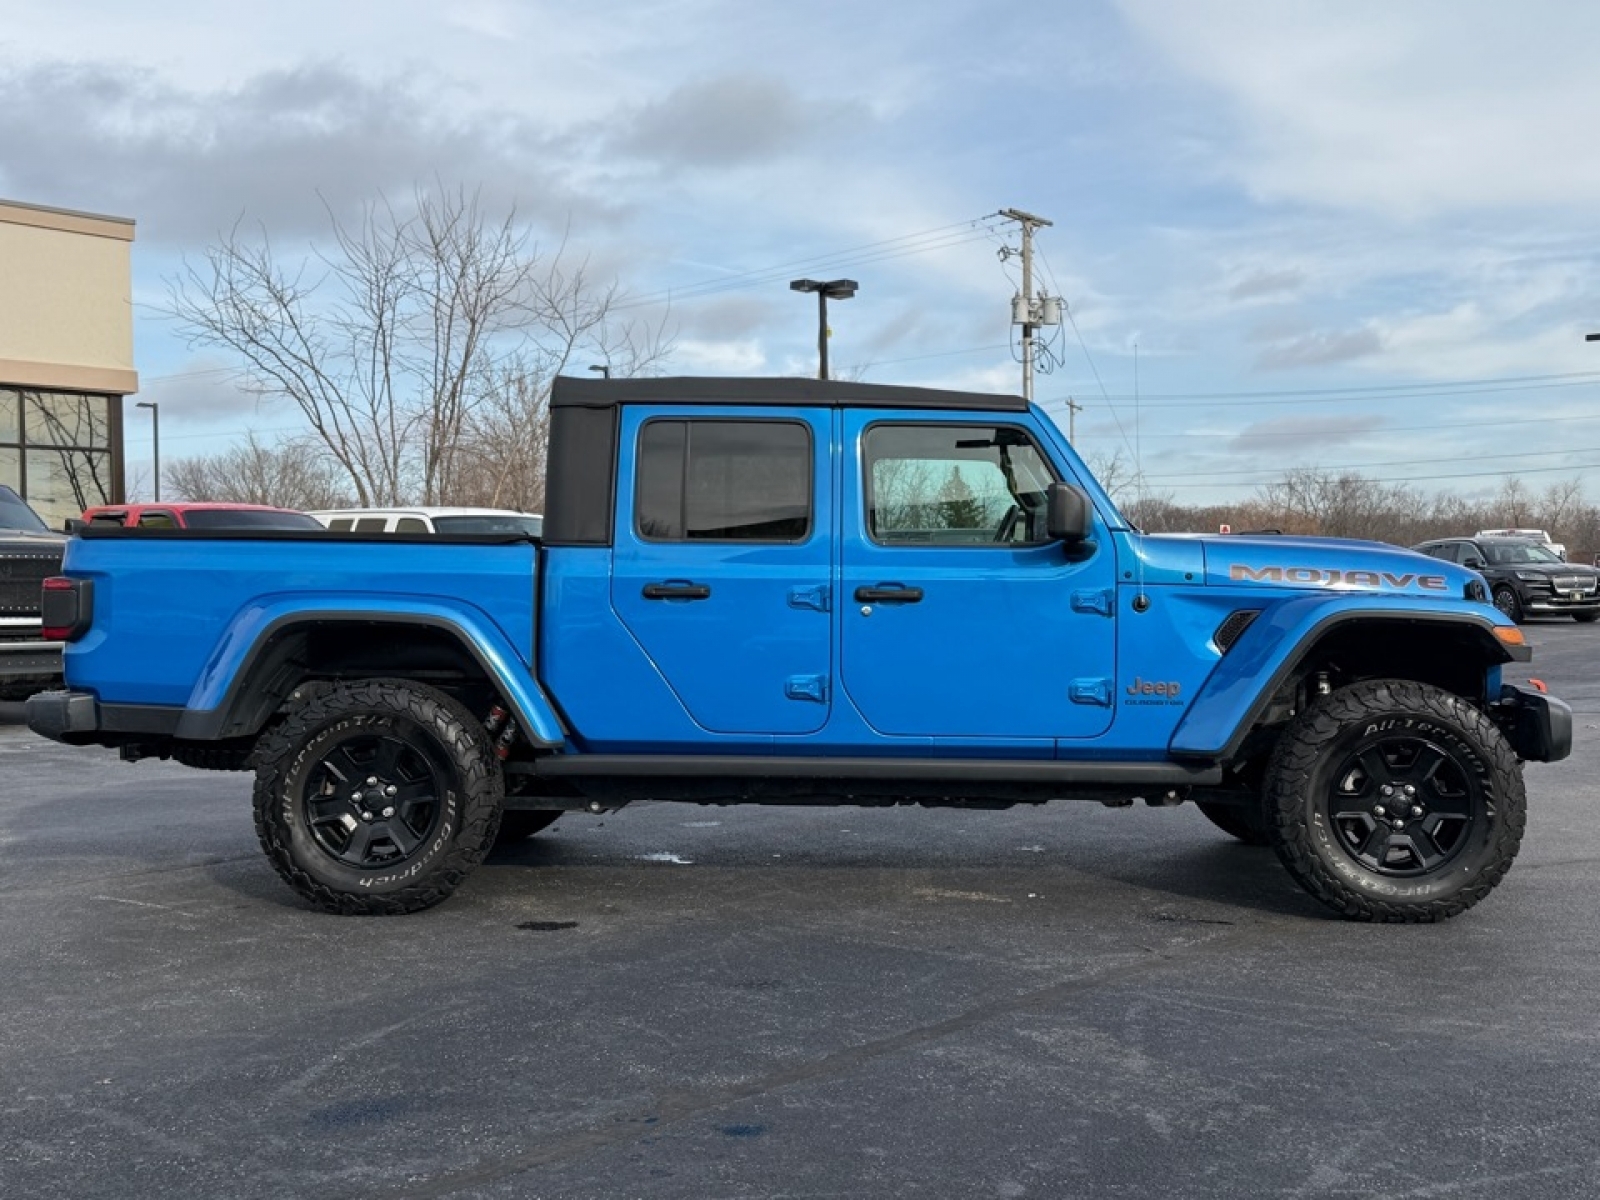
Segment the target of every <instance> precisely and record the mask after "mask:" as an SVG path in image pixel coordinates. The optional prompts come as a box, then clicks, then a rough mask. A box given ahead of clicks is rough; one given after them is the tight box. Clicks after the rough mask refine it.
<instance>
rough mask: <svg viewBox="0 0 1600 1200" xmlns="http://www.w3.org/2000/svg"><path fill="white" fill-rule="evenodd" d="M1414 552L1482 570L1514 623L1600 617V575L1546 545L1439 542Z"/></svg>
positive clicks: (1472, 540)
mask: <svg viewBox="0 0 1600 1200" xmlns="http://www.w3.org/2000/svg"><path fill="white" fill-rule="evenodd" d="M1412 549H1413V550H1420V551H1421V552H1422V553H1423V554H1429V555H1432V556H1433V557H1434V558H1442V559H1444V560H1445V561H1446V562H1453V563H1460V564H1461V565H1462V566H1464V567H1471V568H1472V569H1473V570H1475V571H1478V572H1481V573H1482V575H1483V577H1484V578H1485V579H1486V580H1488V582H1489V591H1490V593H1491V595H1492V596H1493V597H1494V606H1495V607H1496V608H1498V609H1499V610H1500V611H1501V612H1503V613H1505V615H1506V616H1508V617H1510V618H1511V619H1512V620H1513V621H1520V620H1522V618H1523V617H1525V616H1544V615H1552V614H1553V615H1559V614H1562V613H1570V614H1571V616H1572V619H1573V620H1575V621H1594V620H1597V619H1600V571H1597V570H1595V568H1593V567H1586V566H1584V565H1582V564H1581V563H1569V562H1562V561H1561V559H1560V558H1559V557H1558V556H1557V555H1556V553H1555V551H1553V550H1551V549H1550V547H1548V546H1546V545H1544V544H1543V543H1542V542H1535V541H1530V540H1529V539H1527V538H1487V537H1480V538H1440V539H1438V540H1437V541H1432V542H1423V543H1422V544H1421V545H1420V546H1413V547H1412Z"/></svg>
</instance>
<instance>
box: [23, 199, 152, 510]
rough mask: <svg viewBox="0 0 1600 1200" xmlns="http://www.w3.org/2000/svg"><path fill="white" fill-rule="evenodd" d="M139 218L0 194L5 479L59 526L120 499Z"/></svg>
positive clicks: (132, 376)
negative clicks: (49, 205)
mask: <svg viewBox="0 0 1600 1200" xmlns="http://www.w3.org/2000/svg"><path fill="white" fill-rule="evenodd" d="M132 244H133V222H132V221H130V220H126V219H124V218H121V217H106V216H96V215H94V214H92V213H81V212H70V211H67V210H65V209H59V208H44V207H40V206H38V205H32V204H20V203H17V202H15V201H8V200H0V280H3V281H4V286H0V483H3V484H8V485H10V486H11V487H13V488H15V489H16V490H17V491H18V492H20V493H21V494H22V495H23V496H24V497H25V498H26V499H27V500H28V502H29V503H30V504H31V505H32V506H33V507H34V508H35V509H36V510H37V511H38V512H39V514H40V515H41V516H43V517H44V518H45V520H46V521H48V522H49V523H50V524H51V525H52V526H54V527H56V528H57V529H59V528H60V527H61V524H62V522H63V521H64V520H65V519H66V518H68V517H75V516H77V515H78V514H79V513H81V512H82V511H83V510H84V509H85V508H87V507H88V506H89V505H91V504H101V503H105V502H107V501H120V500H122V499H123V490H124V482H123V462H122V399H123V397H124V396H126V395H128V394H130V393H132V392H135V391H137V390H138V387H139V377H138V373H137V372H136V371H135V370H134V367H133V267H132Z"/></svg>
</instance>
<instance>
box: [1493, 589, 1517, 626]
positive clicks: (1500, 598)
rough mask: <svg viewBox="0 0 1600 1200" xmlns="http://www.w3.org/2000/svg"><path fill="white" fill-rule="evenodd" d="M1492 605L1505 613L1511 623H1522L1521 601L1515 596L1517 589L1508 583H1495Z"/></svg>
mask: <svg viewBox="0 0 1600 1200" xmlns="http://www.w3.org/2000/svg"><path fill="white" fill-rule="evenodd" d="M1494 606H1495V607H1496V608H1498V609H1499V610H1500V611H1501V612H1503V613H1505V615H1506V617H1507V618H1508V619H1509V620H1510V621H1511V623H1512V624H1514V625H1520V624H1522V601H1521V600H1519V599H1518V598H1517V589H1516V588H1514V587H1512V586H1511V585H1510V584H1509V583H1499V584H1496V585H1495V589H1494Z"/></svg>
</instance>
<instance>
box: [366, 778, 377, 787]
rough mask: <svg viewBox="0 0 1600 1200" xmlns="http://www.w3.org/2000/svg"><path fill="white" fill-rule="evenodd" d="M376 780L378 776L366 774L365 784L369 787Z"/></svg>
mask: <svg viewBox="0 0 1600 1200" xmlns="http://www.w3.org/2000/svg"><path fill="white" fill-rule="evenodd" d="M377 782H378V777H377V776H376V775H368V776H367V786H368V787H371V786H372V785H373V784H375V783H377Z"/></svg>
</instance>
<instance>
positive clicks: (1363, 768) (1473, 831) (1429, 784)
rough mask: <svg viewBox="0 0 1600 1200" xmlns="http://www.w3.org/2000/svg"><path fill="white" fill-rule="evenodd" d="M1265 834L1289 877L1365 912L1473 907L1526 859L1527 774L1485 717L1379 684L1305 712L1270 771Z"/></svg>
mask: <svg viewBox="0 0 1600 1200" xmlns="http://www.w3.org/2000/svg"><path fill="white" fill-rule="evenodd" d="M1266 789H1267V792H1266V800H1267V815H1268V817H1269V818H1270V824H1269V826H1268V836H1269V837H1270V839H1271V841H1272V845H1273V848H1274V849H1275V850H1277V852H1278V857H1279V858H1280V859H1282V860H1283V864H1284V866H1286V867H1287V868H1288V869H1289V873H1290V874H1291V875H1293V876H1294V877H1295V879H1296V880H1298V881H1299V882H1300V884H1301V885H1302V886H1304V887H1305V889H1306V890H1307V891H1308V892H1310V893H1311V894H1312V895H1313V896H1315V897H1316V898H1317V899H1319V900H1321V901H1322V902H1323V903H1324V904H1326V905H1328V906H1329V907H1330V908H1333V909H1335V910H1337V911H1338V912H1340V913H1342V914H1343V915H1345V916H1346V917H1350V918H1352V919H1354V920H1358V921H1438V920H1442V919H1443V918H1445V917H1450V916H1454V915H1455V914H1456V913H1459V912H1464V911H1465V910H1466V909H1468V908H1471V907H1472V906H1473V905H1474V904H1476V903H1477V902H1478V901H1479V900H1481V899H1483V897H1485V896H1486V895H1488V894H1489V891H1490V890H1491V889H1492V888H1493V887H1494V886H1495V884H1497V883H1499V882H1500V879H1501V877H1502V876H1504V875H1505V873H1506V871H1507V870H1508V869H1509V868H1510V866H1511V863H1512V860H1513V859H1515V858H1516V855H1517V848H1518V847H1519V846H1520V845H1521V843H1522V830H1523V825H1524V822H1525V820H1526V815H1527V796H1526V793H1525V792H1524V790H1523V785H1522V771H1521V767H1520V765H1519V764H1518V762H1517V759H1516V756H1515V755H1514V754H1513V753H1512V751H1511V747H1510V746H1508V745H1507V744H1506V741H1505V738H1503V737H1502V736H1501V734H1500V731H1499V730H1498V729H1497V728H1495V726H1494V724H1493V722H1491V721H1490V720H1489V719H1488V718H1487V717H1486V716H1484V715H1483V713H1481V712H1479V711H1478V709H1476V708H1474V707H1473V706H1472V705H1471V704H1468V703H1467V702H1466V701H1465V700H1463V699H1461V698H1460V697H1459V696H1455V695H1452V694H1451V693H1449V692H1446V691H1442V690H1441V689H1439V688H1436V687H1430V686H1429V685H1427V684H1421V683H1411V682H1407V681H1403V680H1393V679H1382V680H1369V681H1367V682H1365V683H1358V684H1354V685H1352V686H1351V687H1347V688H1342V689H1340V690H1339V691H1337V692H1335V693H1334V694H1333V695H1331V696H1329V697H1327V698H1326V699H1324V700H1322V701H1320V702H1318V703H1317V704H1316V705H1314V706H1313V707H1312V708H1310V709H1307V710H1306V711H1305V712H1304V713H1302V714H1301V715H1300V716H1299V717H1297V718H1296V719H1295V721H1294V722H1293V723H1292V724H1291V725H1290V726H1289V728H1288V729H1287V730H1286V731H1285V733H1284V735H1283V737H1282V738H1281V739H1280V740H1279V742H1278V746H1277V749H1276V750H1275V751H1274V753H1273V757H1272V763H1271V765H1270V766H1269V768H1268V770H1267V782H1266Z"/></svg>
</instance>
